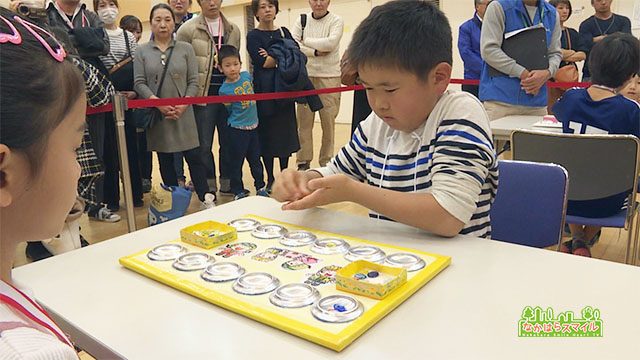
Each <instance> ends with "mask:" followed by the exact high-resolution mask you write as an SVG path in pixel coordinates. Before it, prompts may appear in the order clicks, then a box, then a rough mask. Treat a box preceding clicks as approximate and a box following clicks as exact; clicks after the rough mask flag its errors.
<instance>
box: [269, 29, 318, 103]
mask: <svg viewBox="0 0 640 360" xmlns="http://www.w3.org/2000/svg"><path fill="white" fill-rule="evenodd" d="M267 52H268V53H269V55H271V56H272V57H273V58H274V59H276V61H277V63H278V66H277V68H276V79H275V80H276V81H275V91H276V92H286V91H302V90H314V89H315V88H314V87H313V84H312V83H311V80H309V76H308V75H307V68H306V65H307V57H306V56H305V55H304V54H303V53H302V51H300V48H299V47H298V44H297V43H296V42H295V41H294V40H290V39H276V40H274V41H273V43H272V44H271V46H269V49H268V50H267ZM296 102H297V103H301V104H307V103H308V104H309V108H310V109H311V111H318V110H320V109H322V108H323V105H322V101H321V100H320V97H319V96H318V95H311V96H306V97H304V98H298V99H296Z"/></svg>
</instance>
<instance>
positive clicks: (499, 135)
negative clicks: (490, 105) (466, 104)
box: [490, 115, 562, 142]
mask: <svg viewBox="0 0 640 360" xmlns="http://www.w3.org/2000/svg"><path fill="white" fill-rule="evenodd" d="M540 120H542V116H529V115H511V116H505V117H503V118H500V119H497V120H494V121H492V122H491V123H490V126H491V132H492V133H493V140H494V142H495V141H496V140H502V141H506V140H511V133H512V132H514V131H515V130H537V131H548V132H553V133H562V128H548V127H537V126H533V124H535V123H536V122H538V121H540Z"/></svg>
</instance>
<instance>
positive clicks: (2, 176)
mask: <svg viewBox="0 0 640 360" xmlns="http://www.w3.org/2000/svg"><path fill="white" fill-rule="evenodd" d="M10 157H11V150H10V149H9V148H8V147H7V146H6V145H4V144H0V208H4V207H7V206H9V205H11V202H12V200H13V196H12V191H11V190H12V189H11V187H12V186H11V184H10V179H11V178H12V176H11V175H10V172H11V170H10V168H11V166H10V164H9V163H10Z"/></svg>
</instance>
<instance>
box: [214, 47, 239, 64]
mask: <svg viewBox="0 0 640 360" xmlns="http://www.w3.org/2000/svg"><path fill="white" fill-rule="evenodd" d="M228 57H236V58H238V60H240V51H238V49H237V48H236V47H235V46H233V45H222V46H221V47H220V50H218V63H220V64H222V60H224V59H226V58H228Z"/></svg>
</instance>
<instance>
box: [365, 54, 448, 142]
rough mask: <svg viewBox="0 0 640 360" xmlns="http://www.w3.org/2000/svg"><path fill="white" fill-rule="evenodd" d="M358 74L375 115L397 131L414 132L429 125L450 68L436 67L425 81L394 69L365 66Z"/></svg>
mask: <svg viewBox="0 0 640 360" xmlns="http://www.w3.org/2000/svg"><path fill="white" fill-rule="evenodd" d="M358 74H359V76H360V80H361V81H362V84H363V85H364V87H365V89H366V90H367V99H368V100H369V105H370V106H371V109H372V110H373V111H374V112H375V113H376V115H378V116H379V117H380V118H381V119H382V120H383V121H384V122H385V123H386V124H387V125H389V126H390V127H391V128H393V129H395V130H400V131H403V132H412V131H414V130H415V129H417V128H418V127H420V126H421V125H422V124H423V123H424V122H425V121H427V118H428V117H429V114H431V111H432V110H433V108H434V107H435V105H436V102H438V99H439V98H440V96H441V95H442V93H443V92H444V91H445V90H446V88H447V85H448V84H449V79H450V77H451V65H449V64H447V63H440V64H438V65H436V67H435V68H434V69H432V70H431V71H430V72H429V75H428V76H427V78H426V79H424V80H423V79H420V78H418V77H417V76H416V75H414V74H412V73H410V72H407V71H404V70H398V69H397V68H394V67H387V68H383V67H380V66H368V65H365V66H363V67H360V68H359V69H358Z"/></svg>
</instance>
